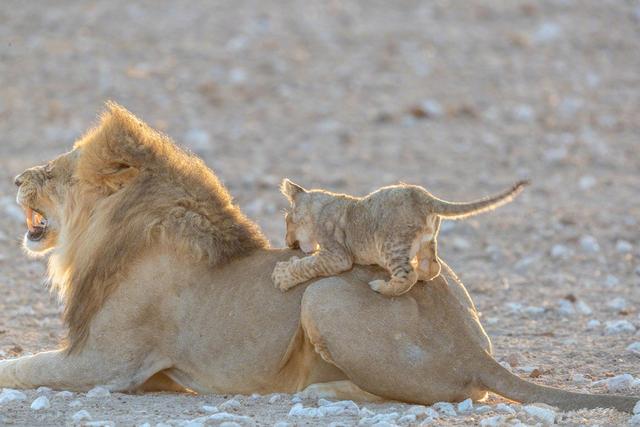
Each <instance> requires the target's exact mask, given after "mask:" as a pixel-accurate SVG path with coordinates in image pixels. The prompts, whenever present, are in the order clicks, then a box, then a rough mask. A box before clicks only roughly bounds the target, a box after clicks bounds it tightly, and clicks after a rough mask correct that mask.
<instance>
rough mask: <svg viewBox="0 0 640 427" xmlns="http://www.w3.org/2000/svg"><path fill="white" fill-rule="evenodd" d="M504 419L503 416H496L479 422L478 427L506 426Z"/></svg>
mask: <svg viewBox="0 0 640 427" xmlns="http://www.w3.org/2000/svg"><path fill="white" fill-rule="evenodd" d="M506 419H507V417H505V416H504V415H496V416H495V417H490V418H484V419H482V420H480V427H500V426H503V425H507V424H506Z"/></svg>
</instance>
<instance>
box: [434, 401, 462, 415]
mask: <svg viewBox="0 0 640 427" xmlns="http://www.w3.org/2000/svg"><path fill="white" fill-rule="evenodd" d="M433 409H435V410H436V411H438V412H439V413H440V414H442V415H446V416H447V417H455V416H456V415H458V414H457V413H456V410H455V408H454V406H453V405H452V404H451V403H449V402H438V403H435V404H434V405H433Z"/></svg>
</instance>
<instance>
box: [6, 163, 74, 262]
mask: <svg viewBox="0 0 640 427" xmlns="http://www.w3.org/2000/svg"><path fill="white" fill-rule="evenodd" d="M76 162H77V153H76V152H74V151H72V152H70V153H67V154H63V155H62V156H60V157H57V158H56V159H54V160H52V161H50V162H48V163H47V164H46V165H42V166H35V167H32V168H29V169H27V170H25V171H24V172H22V173H21V174H20V175H18V176H17V177H16V178H15V184H16V185H17V186H18V195H17V197H16V201H17V202H18V204H19V205H20V206H21V207H22V209H23V210H24V213H25V219H26V223H27V232H26V233H25V236H24V240H23V245H24V247H25V249H26V250H27V251H28V252H29V253H31V254H34V255H37V254H44V253H45V252H47V251H49V250H50V249H53V248H54V247H55V246H56V244H57V242H58V235H59V232H60V227H61V221H62V219H63V208H64V206H65V204H66V202H67V199H68V195H69V192H70V191H71V189H72V188H73V186H74V185H75V182H74V178H73V173H74V171H75V166H76Z"/></svg>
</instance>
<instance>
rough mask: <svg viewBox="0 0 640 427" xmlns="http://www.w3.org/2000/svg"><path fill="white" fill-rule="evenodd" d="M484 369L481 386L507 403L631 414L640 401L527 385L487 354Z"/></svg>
mask: <svg viewBox="0 0 640 427" xmlns="http://www.w3.org/2000/svg"><path fill="white" fill-rule="evenodd" d="M482 359H483V362H484V363H483V366H482V368H480V371H481V372H480V375H479V378H478V380H479V382H480V383H481V384H482V385H484V387H486V389H488V390H489V391H492V392H494V393H497V394H499V395H501V396H504V397H506V398H507V399H511V400H515V401H517V402H522V403H536V402H539V403H546V404H547V405H551V406H556V407H558V408H560V409H561V410H563V411H571V410H576V409H582V408H585V409H591V408H615V409H617V410H619V411H622V412H632V411H633V407H634V405H635V404H636V402H637V401H638V400H640V397H631V396H620V395H613V394H587V393H575V392H572V391H566V390H561V389H559V388H555V387H547V386H542V385H538V384H535V383H531V382H529V381H525V380H523V379H522V378H520V377H519V376H517V375H514V374H512V373H511V372H509V371H508V370H507V369H505V368H504V367H503V366H502V365H500V364H499V363H498V362H496V361H495V359H494V358H493V357H491V356H490V355H489V354H487V353H484V357H483V358H482Z"/></svg>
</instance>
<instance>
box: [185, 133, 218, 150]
mask: <svg viewBox="0 0 640 427" xmlns="http://www.w3.org/2000/svg"><path fill="white" fill-rule="evenodd" d="M184 142H185V144H186V145H187V146H188V147H189V148H190V149H192V150H194V151H207V150H210V149H211V148H212V146H211V137H210V136H209V133H208V132H207V131H206V130H204V129H191V130H189V131H188V132H187V133H186V134H185V135H184Z"/></svg>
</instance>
